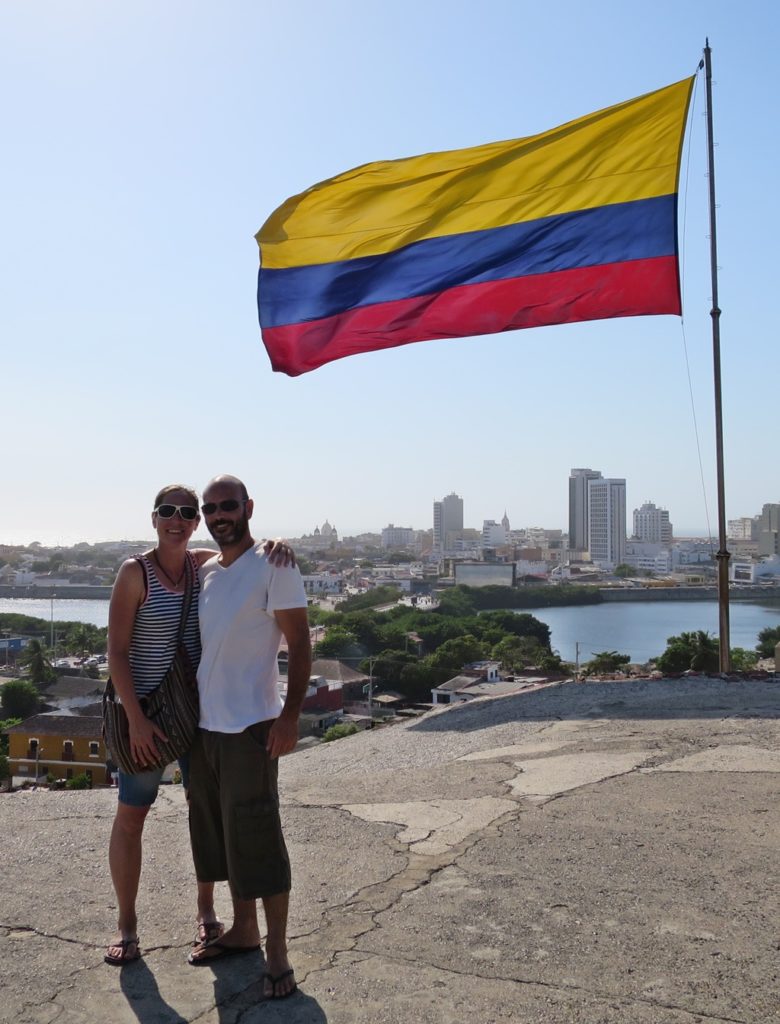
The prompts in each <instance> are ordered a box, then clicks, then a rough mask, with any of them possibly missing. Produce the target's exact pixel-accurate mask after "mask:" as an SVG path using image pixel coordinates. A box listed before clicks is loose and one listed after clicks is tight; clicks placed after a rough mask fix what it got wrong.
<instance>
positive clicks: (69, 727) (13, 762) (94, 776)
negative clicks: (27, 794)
mask: <svg viewBox="0 0 780 1024" xmlns="http://www.w3.org/2000/svg"><path fill="white" fill-rule="evenodd" d="M102 724H103V723H102V719H101V718H100V716H99V715H58V714H44V715H33V717H32V718H28V719H26V720H25V721H24V722H20V723H19V725H13V726H11V727H10V729H8V730H7V733H8V762H9V766H10V769H11V774H12V775H13V776H16V777H18V778H22V779H24V778H27V779H30V780H33V781H34V780H36V779H45V778H46V776H47V775H49V774H51V775H53V776H54V778H55V779H72V778H75V777H76V776H77V775H86V776H87V778H88V779H89V780H90V781H91V782H92V784H93V785H95V786H100V785H105V784H107V783H109V782H110V779H109V778H108V776H107V773H106V757H107V754H106V746H105V743H104V742H103V737H102V735H101V732H102Z"/></svg>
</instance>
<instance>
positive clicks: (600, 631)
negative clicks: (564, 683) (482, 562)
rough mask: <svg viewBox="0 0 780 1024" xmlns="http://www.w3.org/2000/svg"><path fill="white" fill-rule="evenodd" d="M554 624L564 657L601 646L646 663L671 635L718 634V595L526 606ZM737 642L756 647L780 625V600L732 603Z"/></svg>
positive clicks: (583, 657)
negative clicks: (703, 598)
mask: <svg viewBox="0 0 780 1024" xmlns="http://www.w3.org/2000/svg"><path fill="white" fill-rule="evenodd" d="M522 611H528V612H530V613H531V615H534V616H535V617H536V618H537V619H541V621H542V622H546V623H547V625H548V626H549V627H550V633H551V643H552V646H553V649H554V650H556V651H558V653H559V654H560V656H561V657H562V658H563V660H564V661H574V660H575V657H576V644H577V643H579V645H580V663H582V662H584V661H589V660H590V658H591V657H592V655H593V654H595V653H597V652H598V651H618V652H619V653H620V654H630V655H631V660H632V661H634V662H639V663H644V662H646V661H649V660H650V659H651V658H654V657H657V655H659V654H662V653H663V651H664V650H665V649H666V641H667V639H668V638H669V637H670V636H678V635H679V634H680V633H690V632H693V631H694V630H697V629H703V630H705V631H706V632H708V633H711V634H712V635H713V636H717V634H718V630H719V626H718V602H717V601H636V602H633V601H630V602H629V601H626V602H625V603H624V604H621V603H618V602H615V603H611V602H610V603H607V602H604V603H603V604H586V605H577V606H570V607H565V608H528V609H525V608H524V609H522ZM729 621H730V634H731V646H732V647H745V648H747V649H748V650H753V649H754V648H755V646H756V643H757V638H758V634H759V632H760V631H761V630H762V629H766V627H767V626H772V627H775V626H780V601H767V602H753V601H732V602H731V603H730V605H729Z"/></svg>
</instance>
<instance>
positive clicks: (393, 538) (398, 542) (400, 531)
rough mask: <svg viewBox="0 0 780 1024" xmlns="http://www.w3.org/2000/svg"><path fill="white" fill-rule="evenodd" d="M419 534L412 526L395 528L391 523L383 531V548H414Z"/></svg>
mask: <svg viewBox="0 0 780 1024" xmlns="http://www.w3.org/2000/svg"><path fill="white" fill-rule="evenodd" d="M416 536H417V532H416V531H415V530H413V529H412V528H411V526H393V524H392V523H390V525H389V526H386V527H385V528H384V529H383V530H382V547H383V548H411V547H413V546H414V543H415V538H416Z"/></svg>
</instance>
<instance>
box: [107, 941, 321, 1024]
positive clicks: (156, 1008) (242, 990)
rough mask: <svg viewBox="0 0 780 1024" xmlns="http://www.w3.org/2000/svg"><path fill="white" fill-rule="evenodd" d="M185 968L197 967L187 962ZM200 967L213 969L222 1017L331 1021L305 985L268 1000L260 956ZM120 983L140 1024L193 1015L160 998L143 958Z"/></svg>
mask: <svg viewBox="0 0 780 1024" xmlns="http://www.w3.org/2000/svg"><path fill="white" fill-rule="evenodd" d="M242 961H243V962H242ZM182 969H183V970H195V969H196V968H188V967H187V966H186V965H184V966H183V968H182ZM197 970H198V971H210V972H211V976H212V978H213V982H214V1007H215V1009H216V1012H217V1015H218V1019H219V1020H220V1021H224V1022H228V1021H230V1022H231V1024H233V1022H234V1021H235V1020H237V1019H238V1018H239V1017H240V1019H241V1021H242V1024H256V1022H257V1024H259V1022H260V1021H264V1022H268V1021H272V1020H288V1021H289V1020H296V1021H306V1024H327V1020H328V1019H327V1017H326V1015H325V1013H324V1011H323V1010H322V1007H321V1006H320V1004H319V1003H318V1002H317V1000H316V999H313V998H312V997H311V996H308V995H306V993H305V992H304V991H303V990H302V989H299V990H298V991H297V992H296V993H295V994H294V995H292V996H290V997H289V998H287V999H277V1000H271V999H264V998H263V972H264V971H265V961H264V960H263V959H262V958H260V957H257V958H255V959H251V960H249V961H247V959H244V958H241V959H240V960H237V959H235V958H231V959H230V960H229V961H224V962H215V963H214V964H212V965H210V966H209V967H198V968H197ZM120 985H121V988H122V992H123V993H124V996H125V998H126V999H127V1003H128V1006H129V1007H130V1009H131V1010H132V1011H133V1013H134V1014H135V1016H136V1017H137V1018H138V1021H139V1024H188V1022H189V1020H190V1018H188V1017H183V1016H182V1015H181V1014H180V1013H179V1012H178V1011H177V1010H176V1009H175V1008H174V1007H173V1006H171V1005H170V1003H168V1002H166V1000H165V999H164V998H163V997H162V995H161V994H160V989H159V987H158V985H157V981H156V979H155V976H154V974H153V972H152V971H151V970H150V969H149V967H148V965H147V964H146V963H145V962H144V960H143V959H140V960H139V961H138V962H137V963H134V964H133V965H132V968H131V969H126V970H123V971H122V972H121V977H120Z"/></svg>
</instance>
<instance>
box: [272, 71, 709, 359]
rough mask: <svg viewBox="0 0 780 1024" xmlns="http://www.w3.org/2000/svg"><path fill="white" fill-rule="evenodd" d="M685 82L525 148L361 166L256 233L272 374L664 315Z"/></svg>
mask: <svg viewBox="0 0 780 1024" xmlns="http://www.w3.org/2000/svg"><path fill="white" fill-rule="evenodd" d="M692 86H693V78H687V79H685V80H683V81H682V82H677V83H676V84H675V85H670V86H667V87H666V88H664V89H659V90H657V91H656V92H651V93H647V94H646V95H644V96H640V97H638V98H637V99H632V100H628V101H626V102H624V103H619V104H617V105H616V106H614V107H608V108H606V109H605V110H600V111H597V112H596V113H594V114H588V115H586V116H585V117H581V118H579V119H577V120H576V121H570V122H569V123H568V124H564V125H562V126H561V127H559V128H553V129H552V130H551V131H547V132H543V133H542V134H541V135H534V136H531V137H529V138H525V139H513V140H510V141H509V142H494V143H489V144H487V145H484V146H476V147H474V148H471V149H458V150H452V151H449V152H445V153H427V154H425V155H424V156H415V157H409V158H406V159H402V160H388V161H382V162H379V163H371V164H364V165H363V166H362V167H357V168H355V169H353V170H351V171H346V172H345V173H343V174H339V175H337V176H336V177H335V178H329V179H328V180H327V181H323V182H320V184H318V185H313V186H312V187H311V188H310V189H307V191H305V192H302V193H301V194H300V195H297V196H293V197H292V198H291V199H288V200H287V201H286V202H285V203H283V204H282V206H280V207H279V209H278V210H276V211H275V212H274V213H272V214H271V216H270V217H269V218H268V220H267V221H266V222H265V224H264V225H263V227H262V228H261V229H260V231H259V232H258V234H257V236H256V237H257V241H258V243H259V245H260V261H261V268H260V276H259V281H258V306H259V310H260V325H261V327H262V334H263V341H264V343H265V346H266V348H267V350H268V354H269V356H270V359H271V364H272V366H273V368H274V370H279V371H281V372H283V373H287V374H289V375H290V376H297V375H298V374H301V373H306V372H307V371H308V370H313V369H315V368H316V367H318V366H322V365H323V364H324V363H328V362H331V361H332V360H334V359H341V358H343V357H344V356H351V355H355V354H357V353H359V352H372V351H375V350H378V349H384V348H393V347H395V346H396V345H406V344H409V343H410V342H413V341H426V340H429V339H432V338H460V337H464V336H468V335H476V334H493V333H495V332H498V331H510V330H515V329H517V328H521V327H542V326H545V325H548V324H564V323H574V322H576V321H581V320H600V319H605V318H608V317H618V316H643V315H646V314H653V313H676V314H679V313H680V312H681V301H680V282H679V273H678V250H677V231H676V223H677V188H678V179H679V169H680V154H681V151H682V141H683V135H684V131H685V122H686V119H687V113H688V104H689V101H690V95H691V89H692Z"/></svg>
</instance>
